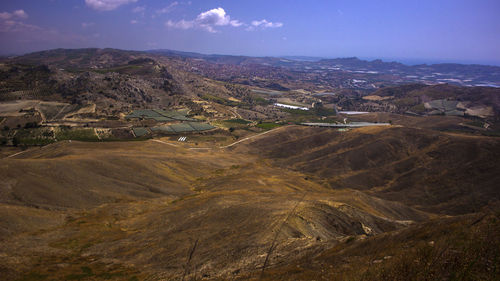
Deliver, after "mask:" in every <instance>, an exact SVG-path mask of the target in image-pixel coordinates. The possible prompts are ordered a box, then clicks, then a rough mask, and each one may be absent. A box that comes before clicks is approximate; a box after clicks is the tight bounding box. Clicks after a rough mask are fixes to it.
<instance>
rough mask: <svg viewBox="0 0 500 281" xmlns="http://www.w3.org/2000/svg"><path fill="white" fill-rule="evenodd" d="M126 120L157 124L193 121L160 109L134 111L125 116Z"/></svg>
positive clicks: (181, 114) (179, 114)
mask: <svg viewBox="0 0 500 281" xmlns="http://www.w3.org/2000/svg"><path fill="white" fill-rule="evenodd" d="M125 118H127V119H132V118H137V119H153V120H155V121H157V122H169V121H195V120H194V119H192V118H188V117H186V115H185V114H183V113H181V112H177V111H166V110H161V109H155V110H153V109H140V110H134V111H133V112H132V113H130V114H128V115H127V116H125Z"/></svg>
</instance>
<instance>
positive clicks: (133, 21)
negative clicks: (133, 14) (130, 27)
mask: <svg viewBox="0 0 500 281" xmlns="http://www.w3.org/2000/svg"><path fill="white" fill-rule="evenodd" d="M138 23H139V22H138V21H136V20H131V21H130V24H138Z"/></svg>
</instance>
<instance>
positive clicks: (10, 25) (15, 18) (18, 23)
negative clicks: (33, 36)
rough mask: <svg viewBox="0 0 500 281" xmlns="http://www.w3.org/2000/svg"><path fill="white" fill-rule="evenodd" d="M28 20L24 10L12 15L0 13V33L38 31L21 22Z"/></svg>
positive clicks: (36, 27)
mask: <svg viewBox="0 0 500 281" xmlns="http://www.w3.org/2000/svg"><path fill="white" fill-rule="evenodd" d="M27 18H28V14H27V13H26V12H25V11H24V10H15V11H14V12H12V13H9V12H0V32H23V31H34V30H40V29H41V28H40V27H38V26H36V25H32V24H27V23H24V22H23V20H25V19H27Z"/></svg>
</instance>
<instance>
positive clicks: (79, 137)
mask: <svg viewBox="0 0 500 281" xmlns="http://www.w3.org/2000/svg"><path fill="white" fill-rule="evenodd" d="M55 138H56V139H57V140H58V141H60V140H76V141H99V138H98V137H97V135H96V134H95V132H94V130H93V129H67V128H62V129H61V130H59V131H58V132H56V136H55Z"/></svg>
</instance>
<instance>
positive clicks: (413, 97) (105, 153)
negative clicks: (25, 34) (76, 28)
mask: <svg viewBox="0 0 500 281" xmlns="http://www.w3.org/2000/svg"><path fill="white" fill-rule="evenodd" d="M334 65H336V66H335V67H337V68H339V69H329V68H330V67H333V66H334ZM316 67H317V68H316ZM419 67H420V68H423V67H424V66H419ZM419 67H416V66H415V67H409V66H404V65H402V64H395V63H383V62H381V61H380V62H378V61H373V62H366V61H360V60H357V59H336V60H331V61H329V60H324V61H319V62H310V61H293V60H291V59H287V60H284V59H282V58H251V57H234V56H218V55H217V56H208V55H201V54H193V53H189V54H184V53H179V52H166V51H149V52H139V51H122V50H116V49H75V50H70V49H56V50H50V51H44V52H38V53H32V54H27V55H24V56H19V57H14V58H4V59H2V60H1V62H0V85H1V88H0V130H1V131H0V141H1V146H0V241H1V243H0V275H1V276H2V277H3V278H4V279H5V280H129V281H131V280H496V279H498V278H499V276H500V271H499V269H498V266H497V264H498V259H499V255H498V253H499V251H498V250H500V244H499V243H498V242H499V241H498V238H497V237H498V236H499V235H500V228H499V226H500V224H499V220H498V216H499V214H500V213H499V210H500V208H499V205H498V202H499V199H500V198H499V197H500V193H499V190H498V182H499V181H500V166H499V165H498V159H500V139H499V138H498V136H499V134H500V119H499V116H500V91H499V89H498V88H495V87H484V86H474V85H473V83H480V81H483V80H485V81H486V80H487V81H488V82H495V83H496V80H494V79H493V78H494V75H496V74H495V73H493V74H491V75H490V76H487V74H484V73H483V72H482V71H479V70H478V71H477V73H476V75H477V77H476V78H474V79H476V80H477V81H476V80H474V81H473V82H471V83H472V84H470V86H469V84H467V85H465V83H454V84H451V83H450V84H443V83H440V81H438V80H439V79H437V78H436V79H429V80H425V81H423V80H422V79H420V78H419V79H409V78H408V79H403V80H401V81H399V80H398V79H399V78H397V77H393V76H390V77H389V76H388V75H389V74H388V73H389V72H391V69H393V68H397V69H399V68H401V69H402V70H401V69H400V71H401V73H403V74H405V75H412V74H413V72H411V71H418V69H419ZM428 67H430V66H428ZM448 67H451V66H448ZM470 67H472V68H474V67H477V68H481V67H480V66H457V67H456V69H462V70H463V71H464V72H466V71H468V70H464V69H468V68H470ZM432 68H433V69H432V70H429V71H437V70H435V69H437V68H445V66H442V65H441V66H440V65H434V66H432ZM493 68H494V67H493ZM493 68H492V69H493ZM319 69H323V70H324V71H326V72H324V71H319ZM481 69H482V68H481ZM484 69H490V68H488V67H485V68H484ZM484 69H483V70H484ZM403 70H404V71H406V72H404V71H403ZM422 71H423V70H422ZM455 71H458V70H455ZM484 71H485V72H486V70H484ZM494 71H496V68H494ZM375 72H376V73H375ZM443 72H444V71H443ZM426 73H427V72H425V73H422V74H421V75H427V74H426ZM330 75H331V77H330ZM391 75H392V74H391ZM401 75H402V74H401ZM450 75H451V74H450ZM457 75H458V76H456V77H461V76H460V75H461V74H457ZM317 76H320V77H322V78H321V79H319V78H317ZM486 76H487V77H486ZM446 77H448V76H446ZM450 77H451V76H450ZM453 77H455V76H453ZM491 77H493V78H491ZM370 79H372V80H373V81H372V80H370ZM446 79H448V78H446ZM449 79H454V78H449ZM464 79H465V78H464ZM361 80H363V81H369V82H370V83H369V86H367V85H368V84H366V83H365V82H360V81H361ZM441 80H442V79H441ZM339 81H340V82H339ZM349 81H350V82H349ZM337 82H339V83H337ZM441 82H442V81H441ZM450 82H451V81H450ZM457 84H458V85H457ZM363 85H364V86H363ZM365 86H366V87H365Z"/></svg>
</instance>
